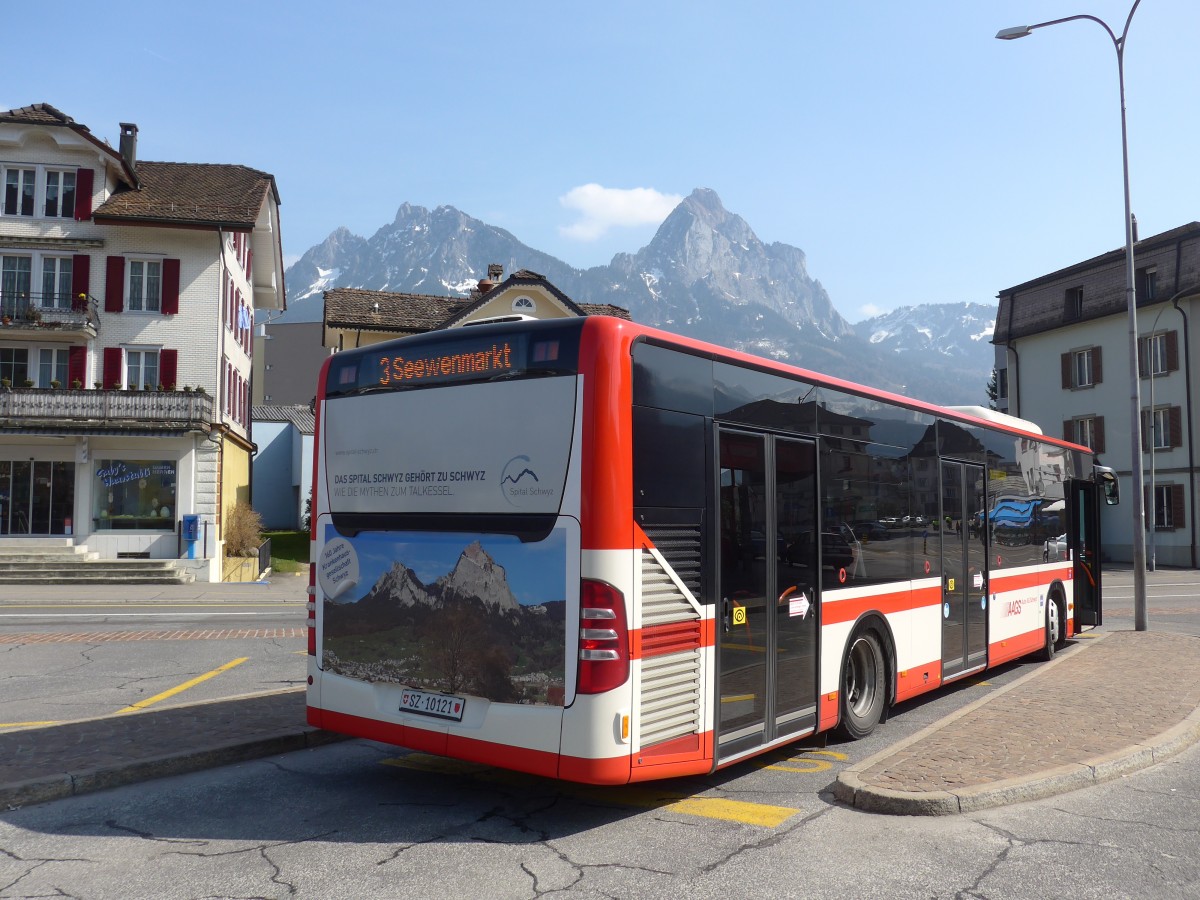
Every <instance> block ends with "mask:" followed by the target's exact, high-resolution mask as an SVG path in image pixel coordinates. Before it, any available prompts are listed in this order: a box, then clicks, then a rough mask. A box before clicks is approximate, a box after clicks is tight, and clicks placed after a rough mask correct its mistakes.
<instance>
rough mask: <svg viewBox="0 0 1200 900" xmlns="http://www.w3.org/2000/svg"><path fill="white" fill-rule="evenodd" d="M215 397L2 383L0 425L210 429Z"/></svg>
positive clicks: (56, 428) (70, 428) (72, 428)
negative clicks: (16, 385) (57, 388)
mask: <svg viewBox="0 0 1200 900" xmlns="http://www.w3.org/2000/svg"><path fill="white" fill-rule="evenodd" d="M211 424H212V397H210V396H209V395H208V394H201V393H199V392H198V391H94V390H93V391H87V390H80V391H76V390H53V389H50V390H48V389H44V388H0V428H6V429H13V428H18V429H25V428H28V429H36V430H38V431H47V430H54V431H72V432H86V431H89V430H92V429H96V428H118V429H123V430H135V429H136V430H142V429H150V430H155V431H207V430H208V428H209V427H210V426H211Z"/></svg>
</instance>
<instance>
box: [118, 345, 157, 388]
mask: <svg viewBox="0 0 1200 900" xmlns="http://www.w3.org/2000/svg"><path fill="white" fill-rule="evenodd" d="M125 386H126V387H128V388H139V389H142V390H154V389H155V388H156V387H158V351H157V350H126V351H125Z"/></svg>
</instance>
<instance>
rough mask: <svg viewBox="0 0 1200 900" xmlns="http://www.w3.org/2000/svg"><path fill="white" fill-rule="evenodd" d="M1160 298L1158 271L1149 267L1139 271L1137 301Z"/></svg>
mask: <svg viewBox="0 0 1200 900" xmlns="http://www.w3.org/2000/svg"><path fill="white" fill-rule="evenodd" d="M1157 297H1158V271H1157V270H1156V269H1154V268H1151V267H1147V268H1144V269H1138V270H1137V299H1138V302H1139V303H1141V302H1142V301H1143V300H1154V299H1156V298H1157Z"/></svg>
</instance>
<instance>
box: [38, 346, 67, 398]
mask: <svg viewBox="0 0 1200 900" xmlns="http://www.w3.org/2000/svg"><path fill="white" fill-rule="evenodd" d="M68 353H69V351H68V349H67V348H66V347H63V348H61V349H56V348H52V347H43V348H42V349H41V350H39V351H38V377H37V386H38V387H40V388H48V387H51V384H50V382H52V381H57V382H58V384H59V386H60V387H70V382H69V380H68V378H69V376H68V375H67V359H68Z"/></svg>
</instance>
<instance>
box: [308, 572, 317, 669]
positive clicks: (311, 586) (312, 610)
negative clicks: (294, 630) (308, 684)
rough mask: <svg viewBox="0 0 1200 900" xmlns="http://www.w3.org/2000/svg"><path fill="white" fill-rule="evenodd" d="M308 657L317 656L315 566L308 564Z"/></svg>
mask: <svg viewBox="0 0 1200 900" xmlns="http://www.w3.org/2000/svg"><path fill="white" fill-rule="evenodd" d="M308 655H309V656H316V655H317V564H316V563H309V564H308Z"/></svg>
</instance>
